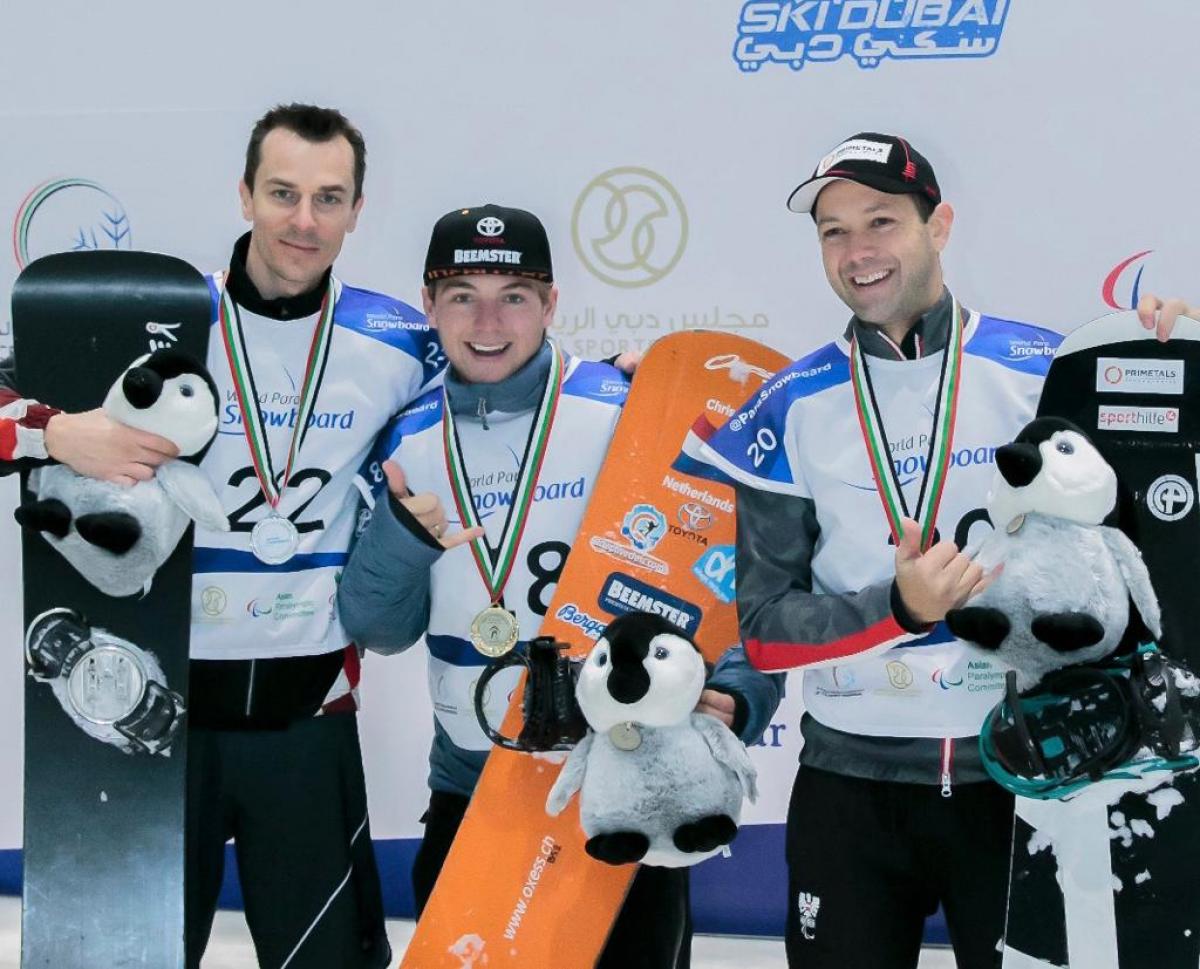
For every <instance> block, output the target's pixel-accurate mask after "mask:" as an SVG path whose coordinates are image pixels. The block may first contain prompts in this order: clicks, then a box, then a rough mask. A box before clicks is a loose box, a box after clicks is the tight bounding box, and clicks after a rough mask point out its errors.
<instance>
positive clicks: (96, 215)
mask: <svg viewBox="0 0 1200 969" xmlns="http://www.w3.org/2000/svg"><path fill="white" fill-rule="evenodd" d="M12 243H13V257H14V258H15V259H16V262H17V269H18V270H20V269H24V268H25V267H26V266H27V265H29V263H31V262H33V260H35V259H37V258H39V257H40V256H45V255H49V254H50V253H53V252H67V251H75V252H79V251H85V250H91V249H132V248H133V234H132V232H131V230H130V226H129V216H128V215H127V214H126V212H125V206H124V205H122V204H121V202H120V200H119V199H118V198H117V197H116V196H115V195H113V194H112V193H111V192H109V191H108V189H106V188H105V187H104V186H103V185H101V184H100V183H99V182H94V181H92V180H91V179H88V178H54V179H50V180H49V181H47V182H42V183H41V184H40V185H38V186H36V187H35V188H34V189H33V190H32V191H30V193H29V194H28V195H27V196H25V200H24V201H23V202H22V203H21V206H20V208H18V209H17V216H16V218H15V219H14V220H13V231H12Z"/></svg>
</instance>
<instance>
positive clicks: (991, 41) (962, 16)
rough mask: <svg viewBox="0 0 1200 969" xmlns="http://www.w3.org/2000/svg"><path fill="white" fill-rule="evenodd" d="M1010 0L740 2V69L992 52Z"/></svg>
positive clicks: (736, 50)
mask: <svg viewBox="0 0 1200 969" xmlns="http://www.w3.org/2000/svg"><path fill="white" fill-rule="evenodd" d="M1008 6H1009V0H787V2H780V0H773V2H760V0H751V2H749V3H746V4H744V5H743V6H742V14H741V17H740V19H739V20H738V32H737V39H736V40H735V41H734V45H733V59H734V62H735V63H736V64H737V66H738V69H739V70H741V71H744V72H747V73H750V72H753V71H757V70H759V69H761V68H762V66H763V64H769V63H775V64H786V65H787V66H788V67H790V68H791V69H792V70H794V71H798V70H800V69H801V68H802V67H804V65H805V64H808V63H818V64H819V63H828V62H830V61H836V60H840V59H841V58H843V57H851V58H853V59H854V60H855V61H857V62H858V66H859V67H861V68H867V69H870V68H874V67H878V66H879V65H880V64H882V63H883V62H884V61H885V60H889V59H891V60H915V61H924V60H930V59H944V58H961V57H987V56H989V55H990V54H994V53H995V52H996V48H997V47H999V46H1000V35H1001V33H1002V32H1003V30H1004V20H1005V17H1007V16H1008Z"/></svg>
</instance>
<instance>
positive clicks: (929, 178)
mask: <svg viewBox="0 0 1200 969" xmlns="http://www.w3.org/2000/svg"><path fill="white" fill-rule="evenodd" d="M839 180H845V181H848V182H858V183H859V184H861V185H866V186H868V187H869V188H873V189H876V190H877V191H880V192H888V193H889V194H891V195H923V196H924V197H925V198H927V199H929V200H930V201H931V202H932V203H933V204H934V205H937V204H938V203H939V202H941V200H942V190H941V189H940V188H938V183H937V178H936V176H934V174H933V166H932V165H930V164H929V162H928V161H927V160H926V158H925V156H924V155H922V154H921V153H920V152H919V151H917V150H916V149H915V148H913V146H912V145H910V144H909V143H908V142H907V141H905V140H904V139H903V138H898V137H897V136H896V135H881V134H879V133H877V132H874V131H863V132H860V133H859V134H857V135H854V136H852V137H850V138H847V139H846V140H845V141H843V142H842V143H841V144H840V145H838V146H837V147H836V148H835V149H833V151H831V152H830V153H829V154H828V155H826V156H825V157H824V158H822V159H821V160H820V161H819V162H818V163H817V167H816V169H815V170H814V171H813V173H812V177H811V178H809V179H808V181H806V182H801V183H800V185H799V186H797V188H796V190H795V191H794V192H792V194H791V195H790V196H789V197H788V203H787V206H788V208H789V209H791V210H792V211H793V212H809V213H811V212H812V210H813V206H815V205H816V203H817V196H818V195H820V194H821V189H823V188H824V187H825V186H826V185H829V184H830V183H831V182H836V181H839Z"/></svg>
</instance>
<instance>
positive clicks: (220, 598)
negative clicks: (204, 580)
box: [200, 585, 229, 616]
mask: <svg viewBox="0 0 1200 969" xmlns="http://www.w3.org/2000/svg"><path fill="white" fill-rule="evenodd" d="M228 601H229V600H228V599H227V598H226V596H225V590H224V589H222V588H221V587H220V586H216V585H210V586H208V587H207V588H206V589H205V590H204V591H203V592H201V593H200V608H201V609H203V610H204V614H205V615H206V616H219V615H220V614H221V613H223V612H224V611H225V605H226V603H227V602H228Z"/></svg>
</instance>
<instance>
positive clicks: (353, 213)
mask: <svg viewBox="0 0 1200 969" xmlns="http://www.w3.org/2000/svg"><path fill="white" fill-rule="evenodd" d="M366 200H367V197H366V196H365V195H360V196H359V197H358V201H356V202H355V203H354V205H353V206H352V207H351V209H350V222H349V223H348V224H347V225H346V231H347V232H353V231H354V230H355V228H356V227H357V226H358V213H359V212H361V211H362V207H363V202H365V201H366Z"/></svg>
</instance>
